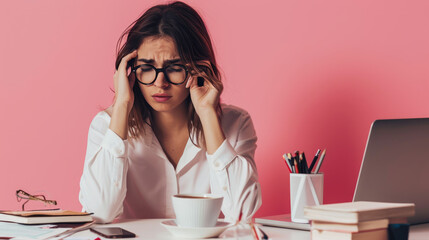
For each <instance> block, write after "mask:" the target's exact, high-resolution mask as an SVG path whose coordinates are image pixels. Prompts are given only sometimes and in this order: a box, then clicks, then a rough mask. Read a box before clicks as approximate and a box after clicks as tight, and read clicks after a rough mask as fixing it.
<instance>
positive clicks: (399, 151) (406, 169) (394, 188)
mask: <svg viewBox="0 0 429 240" xmlns="http://www.w3.org/2000/svg"><path fill="white" fill-rule="evenodd" d="M428 158H429V118H415V119H389V120H376V121H375V122H374V123H373V124H372V126H371V130H370V133H369V137H368V141H367V144H366V149H365V153H364V156H363V160H362V165H361V169H360V173H359V178H358V181H357V184H356V189H355V193H354V197H353V201H377V202H397V203H415V215H414V217H409V218H408V222H409V223H410V224H418V223H426V222H429V185H428V182H429V159H428Z"/></svg>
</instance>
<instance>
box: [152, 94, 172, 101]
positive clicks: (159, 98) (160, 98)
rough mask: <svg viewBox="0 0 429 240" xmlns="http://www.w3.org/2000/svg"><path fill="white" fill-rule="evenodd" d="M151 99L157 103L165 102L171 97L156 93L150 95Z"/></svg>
mask: <svg viewBox="0 0 429 240" xmlns="http://www.w3.org/2000/svg"><path fill="white" fill-rule="evenodd" d="M152 98H153V99H154V100H155V101H157V102H166V101H168V100H169V99H170V98H171V96H170V95H168V94H164V93H157V94H154V95H152Z"/></svg>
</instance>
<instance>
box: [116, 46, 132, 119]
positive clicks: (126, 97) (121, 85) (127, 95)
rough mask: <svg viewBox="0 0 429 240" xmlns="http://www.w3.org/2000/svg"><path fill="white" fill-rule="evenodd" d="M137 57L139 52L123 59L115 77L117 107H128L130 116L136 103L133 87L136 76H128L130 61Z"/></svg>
mask: <svg viewBox="0 0 429 240" xmlns="http://www.w3.org/2000/svg"><path fill="white" fill-rule="evenodd" d="M135 57H137V50H134V51H133V52H131V53H129V54H127V55H126V56H125V57H123V58H122V60H121V63H120V64H119V67H118V70H116V72H115V74H114V75H113V81H114V86H115V103H114V104H115V105H122V106H124V105H126V106H127V113H128V114H129V113H130V111H131V108H132V107H133V103H134V93H133V86H134V83H135V78H134V74H130V75H128V76H127V64H128V61H130V60H131V59H133V58H135Z"/></svg>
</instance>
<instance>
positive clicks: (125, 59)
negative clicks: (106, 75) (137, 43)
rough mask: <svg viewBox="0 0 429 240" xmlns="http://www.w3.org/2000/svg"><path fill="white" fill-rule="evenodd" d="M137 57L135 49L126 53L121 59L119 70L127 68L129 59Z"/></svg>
mask: <svg viewBox="0 0 429 240" xmlns="http://www.w3.org/2000/svg"><path fill="white" fill-rule="evenodd" d="M135 57H137V50H134V51H132V52H131V53H129V54H127V55H125V57H123V58H122V59H121V63H120V64H119V67H118V70H119V71H121V70H122V71H123V70H127V63H128V61H130V60H131V59H133V58H135Z"/></svg>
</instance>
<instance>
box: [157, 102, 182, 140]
mask: <svg viewBox="0 0 429 240" xmlns="http://www.w3.org/2000/svg"><path fill="white" fill-rule="evenodd" d="M186 110H187V106H186V105H185V104H182V105H181V106H179V107H177V108H176V109H174V110H173V111H169V112H156V111H153V112H152V116H153V121H154V122H153V124H154V126H153V127H154V130H155V134H157V135H158V134H162V135H164V136H165V135H170V134H176V133H178V132H181V131H184V130H186V131H187V130H188V116H187V111H186Z"/></svg>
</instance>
